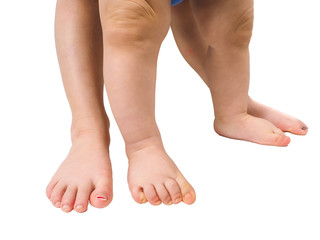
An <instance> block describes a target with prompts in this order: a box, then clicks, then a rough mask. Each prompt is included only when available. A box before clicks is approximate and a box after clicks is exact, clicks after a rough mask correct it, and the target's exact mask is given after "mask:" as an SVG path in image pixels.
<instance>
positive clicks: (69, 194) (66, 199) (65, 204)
mask: <svg viewBox="0 0 320 240" xmlns="http://www.w3.org/2000/svg"><path fill="white" fill-rule="evenodd" d="M76 195H77V188H76V187H75V186H69V187H68V188H67V190H66V191H65V193H64V194H63V197H62V201H61V210H62V211H64V212H71V211H72V209H73V206H74V201H75V199H76Z"/></svg>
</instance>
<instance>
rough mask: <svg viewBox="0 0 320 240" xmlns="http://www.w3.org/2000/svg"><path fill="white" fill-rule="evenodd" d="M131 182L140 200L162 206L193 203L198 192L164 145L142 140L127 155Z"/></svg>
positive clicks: (134, 193) (136, 198)
mask: <svg viewBox="0 0 320 240" xmlns="http://www.w3.org/2000/svg"><path fill="white" fill-rule="evenodd" d="M127 155H128V158H129V170H128V184H129V188H130V191H131V194H132V197H133V199H134V200H135V201H136V202H137V203H146V202H147V201H149V202H150V204H152V205H159V204H161V202H163V203H164V204H166V205H170V204H172V203H174V204H177V203H179V202H181V201H183V202H184V203H187V204H192V203H194V201H195V200H196V194H195V191H194V189H193V188H192V186H191V185H190V184H189V183H188V181H187V180H186V179H185V178H184V176H183V175H182V174H181V172H180V171H179V169H178V168H177V166H176V165H175V164H174V162H173V161H172V160H171V158H170V157H169V156H168V155H167V153H166V152H165V150H164V148H163V146H162V144H153V143H151V142H150V141H148V142H144V143H142V145H140V146H139V147H138V148H136V150H135V151H131V153H130V154H128V153H127Z"/></svg>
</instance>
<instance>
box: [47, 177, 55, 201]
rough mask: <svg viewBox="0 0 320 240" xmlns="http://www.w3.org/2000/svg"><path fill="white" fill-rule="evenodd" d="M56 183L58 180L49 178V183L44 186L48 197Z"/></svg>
mask: <svg viewBox="0 0 320 240" xmlns="http://www.w3.org/2000/svg"><path fill="white" fill-rule="evenodd" d="M57 183H58V181H53V180H51V181H50V183H49V184H48V186H47V188H46V195H47V197H48V198H49V199H50V198H51V193H52V191H53V189H54V187H55V186H56V185H57Z"/></svg>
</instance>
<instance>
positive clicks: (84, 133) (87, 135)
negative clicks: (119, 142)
mask: <svg viewBox="0 0 320 240" xmlns="http://www.w3.org/2000/svg"><path fill="white" fill-rule="evenodd" d="M109 127H110V122H109V119H108V117H107V116H105V118H104V119H99V118H94V117H85V118H73V120H72V125H71V141H72V143H74V142H75V141H78V140H81V139H97V140H99V141H103V142H105V143H107V144H108V145H109V144H110V135H109Z"/></svg>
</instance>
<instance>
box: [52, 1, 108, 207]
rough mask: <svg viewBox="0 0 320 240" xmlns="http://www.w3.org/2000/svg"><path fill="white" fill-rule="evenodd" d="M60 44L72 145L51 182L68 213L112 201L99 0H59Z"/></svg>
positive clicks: (57, 201)
mask: <svg viewBox="0 0 320 240" xmlns="http://www.w3.org/2000/svg"><path fill="white" fill-rule="evenodd" d="M55 36H56V48H57V54H58V60H59V65H60V69H61V74H62V80H63V83H64V87H65V91H66V94H67V97H68V100H69V104H70V107H71V110H72V127H71V138H72V147H71V150H70V152H69V154H68V156H67V157H66V159H65V161H64V162H63V163H62V164H61V166H60V167H59V169H58V170H57V172H56V173H55V175H54V176H53V178H52V180H51V181H50V183H49V185H48V187H47V196H48V198H49V199H50V200H51V201H52V203H53V204H54V206H56V207H61V209H62V210H63V211H65V212H70V211H72V210H73V209H74V210H76V211H77V212H85V211H86V210H87V206H88V201H89V200H90V202H91V205H93V206H94V207H98V208H101V207H105V206H107V205H108V204H109V203H110V201H111V200H112V172H111V163H110V158H109V150H108V148H109V143H110V138H109V120H108V117H107V115H106V112H105V109H104V106H103V74H102V73H103V72H102V31H101V24H100V18H99V9H98V2H97V1H92V0H83V1H78V0H69V1H64V0H58V1H57V7H56V19H55Z"/></svg>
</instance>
